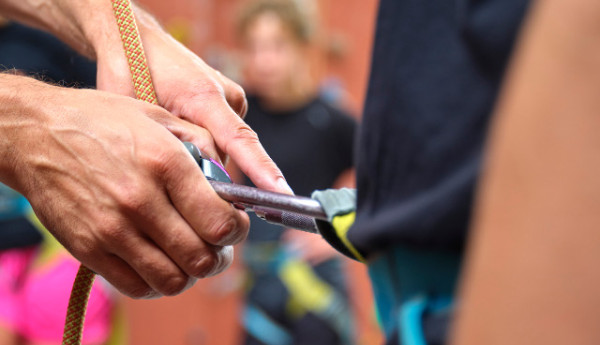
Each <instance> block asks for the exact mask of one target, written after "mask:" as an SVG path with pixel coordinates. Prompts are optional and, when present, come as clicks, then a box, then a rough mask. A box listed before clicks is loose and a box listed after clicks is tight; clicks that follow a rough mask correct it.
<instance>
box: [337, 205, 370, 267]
mask: <svg viewBox="0 0 600 345" xmlns="http://www.w3.org/2000/svg"><path fill="white" fill-rule="evenodd" d="M355 218H356V213H355V212H351V213H347V214H344V215H341V216H336V217H334V218H333V220H332V221H331V226H333V229H334V230H335V233H336V234H337V236H338V238H339V239H340V240H342V243H344V245H345V246H346V248H348V250H349V251H350V252H351V253H352V254H353V255H354V257H355V258H356V259H357V260H359V261H360V262H365V258H364V257H363V256H362V255H360V252H359V251H358V250H357V249H356V248H355V247H354V245H352V243H351V242H350V240H348V230H350V227H351V226H352V224H354V220H355Z"/></svg>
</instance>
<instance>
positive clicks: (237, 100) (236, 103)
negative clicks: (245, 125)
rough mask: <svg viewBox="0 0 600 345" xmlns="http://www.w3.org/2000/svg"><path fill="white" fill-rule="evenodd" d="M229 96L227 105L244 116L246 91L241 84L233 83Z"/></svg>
mask: <svg viewBox="0 0 600 345" xmlns="http://www.w3.org/2000/svg"><path fill="white" fill-rule="evenodd" d="M229 98H230V99H229V105H230V106H231V108H232V109H233V110H234V111H235V112H236V113H237V114H238V115H240V116H242V117H244V115H246V114H245V112H246V108H247V107H246V104H247V101H246V93H245V92H244V89H243V88H242V87H241V86H239V85H237V84H234V86H232V92H231V94H230V97H229Z"/></svg>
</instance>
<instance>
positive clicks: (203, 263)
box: [192, 249, 221, 278]
mask: <svg viewBox="0 0 600 345" xmlns="http://www.w3.org/2000/svg"><path fill="white" fill-rule="evenodd" d="M220 261H221V260H220V258H219V255H218V254H217V253H216V251H215V250H214V249H209V250H206V251H205V252H204V253H203V255H202V257H201V258H200V259H199V260H197V261H196V263H195V264H194V265H193V268H192V273H193V274H192V276H194V277H196V278H205V277H210V276H211V275H213V274H214V273H215V271H217V269H218V268H219V265H220Z"/></svg>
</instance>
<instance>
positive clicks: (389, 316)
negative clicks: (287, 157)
mask: <svg viewBox="0 0 600 345" xmlns="http://www.w3.org/2000/svg"><path fill="white" fill-rule="evenodd" d="M460 263H461V256H460V255H459V254H458V253H456V252H441V251H422V250H414V249H406V248H396V249H394V250H393V251H390V252H387V253H385V254H384V255H382V256H380V257H378V258H377V259H375V260H374V261H373V262H371V263H370V264H369V274H370V276H371V280H372V283H373V290H374V293H375V301H376V304H377V308H378V316H379V318H380V322H381V325H382V327H383V329H384V331H385V334H386V338H388V339H390V338H391V337H392V335H393V334H395V333H397V334H398V335H399V337H398V338H399V339H400V341H401V344H402V345H426V341H425V334H424V330H423V325H422V319H423V315H424V314H425V313H426V312H432V313H435V312H436V311H438V310H441V309H444V308H448V307H449V306H450V305H451V304H452V296H453V295H454V288H455V285H456V281H457V277H458V273H459V268H460Z"/></svg>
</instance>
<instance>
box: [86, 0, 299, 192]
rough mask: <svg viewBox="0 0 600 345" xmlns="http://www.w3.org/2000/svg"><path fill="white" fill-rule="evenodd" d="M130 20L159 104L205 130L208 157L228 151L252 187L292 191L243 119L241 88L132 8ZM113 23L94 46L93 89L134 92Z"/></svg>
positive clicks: (183, 133)
mask: <svg viewBox="0 0 600 345" xmlns="http://www.w3.org/2000/svg"><path fill="white" fill-rule="evenodd" d="M136 19H137V21H138V26H139V29H140V34H141V36H142V41H143V45H144V49H145V51H146V56H147V59H148V63H149V67H150V72H151V75H152V79H153V83H154V86H155V90H156V94H157V97H158V101H159V105H160V106H162V107H164V108H165V109H167V110H168V111H169V112H171V113H172V114H173V115H175V116H178V117H180V118H182V119H184V120H186V121H189V122H190V123H192V124H195V125H197V126H200V127H203V128H205V129H207V130H208V131H209V132H210V134H211V135H212V137H213V138H214V142H213V143H199V144H201V145H204V146H202V147H199V148H200V150H202V151H203V152H205V153H208V154H209V155H210V153H213V152H214V153H216V154H217V155H218V157H214V156H213V157H212V158H218V159H220V160H221V161H223V162H224V161H225V160H226V157H227V156H230V157H231V158H232V159H233V160H234V161H235V163H236V164H237V165H238V166H239V167H240V169H241V170H242V172H244V173H245V174H246V175H247V176H248V177H249V178H250V179H251V180H252V181H253V182H254V184H255V185H256V186H257V187H259V188H264V189H268V190H272V191H277V192H281V193H288V194H290V193H292V191H291V189H290V188H289V187H288V185H287V183H286V182H285V179H284V177H283V175H282V174H281V172H280V170H279V169H278V168H277V166H276V165H275V163H273V161H272V160H271V159H270V158H269V156H268V155H267V153H266V152H265V150H264V149H263V147H262V146H261V144H260V142H259V140H258V137H257V135H256V133H255V132H254V131H253V130H252V129H251V128H250V127H249V126H248V125H247V124H246V123H245V122H244V121H243V117H244V115H245V114H246V111H247V102H246V97H245V94H244V91H243V89H242V88H241V87H240V86H239V85H237V84H236V83H234V82H232V81H231V80H229V79H228V78H226V77H224V76H223V75H222V74H221V73H219V72H218V71H216V70H214V69H212V68H211V67H209V66H208V65H207V64H206V63H205V62H204V61H202V59H200V58H199V57H198V56H197V55H195V54H194V53H192V52H191V51H189V50H188V49H187V48H185V47H184V46H183V45H181V44H180V43H179V42H177V41H176V40H175V39H173V38H172V37H171V36H170V35H168V34H167V33H166V32H164V31H163V30H162V28H160V26H159V25H158V24H157V23H156V21H155V20H154V19H153V18H152V17H151V16H150V15H148V14H147V13H145V12H143V11H142V10H139V9H136ZM114 26H115V30H114V31H111V32H108V33H106V34H105V35H106V37H104V38H103V40H101V42H104V43H103V44H102V46H103V48H102V49H96V57H97V60H98V88H99V89H101V90H106V91H111V92H115V93H119V94H123V95H130V96H134V90H133V85H132V82H131V74H130V72H129V66H128V65H127V60H126V58H125V53H124V51H123V46H122V44H121V43H120V38H119V36H118V31H117V30H116V28H117V24H116V22H115V23H114ZM115 41H117V42H115ZM107 42H110V43H107ZM168 129H169V130H170V131H171V132H172V133H173V134H175V135H176V136H177V137H178V138H179V139H180V140H182V141H190V139H193V138H192V137H191V136H190V135H188V133H187V132H186V131H185V130H182V129H181V128H168Z"/></svg>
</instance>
